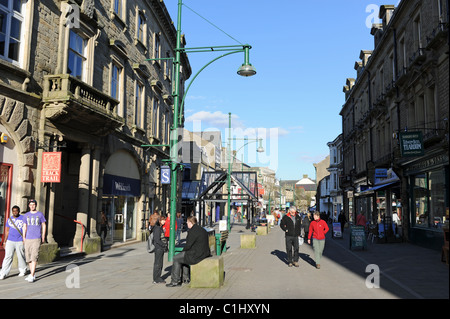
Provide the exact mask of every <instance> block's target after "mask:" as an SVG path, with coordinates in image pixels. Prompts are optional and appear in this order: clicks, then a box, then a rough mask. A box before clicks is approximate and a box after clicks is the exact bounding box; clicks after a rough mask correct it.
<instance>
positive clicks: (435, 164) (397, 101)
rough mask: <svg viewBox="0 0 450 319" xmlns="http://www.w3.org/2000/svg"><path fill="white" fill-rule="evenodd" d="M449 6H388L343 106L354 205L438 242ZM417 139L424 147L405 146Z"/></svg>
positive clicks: (444, 212) (350, 206)
mask: <svg viewBox="0 0 450 319" xmlns="http://www.w3.org/2000/svg"><path fill="white" fill-rule="evenodd" d="M448 10H449V8H448V1H445V0H423V1H416V0H412V1H401V2H400V3H399V4H398V6H397V7H394V6H393V5H384V6H381V7H380V11H379V18H380V19H381V21H382V23H380V24H374V25H373V26H372V29H371V34H372V35H373V36H374V49H373V50H370V51H366V50H362V51H361V52H360V59H361V60H360V61H357V62H356V63H355V70H356V73H357V76H356V78H355V79H354V78H348V79H347V82H346V85H345V86H344V93H345V103H344V105H343V107H342V109H341V112H340V115H341V117H342V127H343V132H342V134H343V142H342V146H343V153H344V158H343V175H342V176H341V183H340V184H341V187H342V188H343V190H344V209H345V211H346V213H347V214H350V215H352V216H353V217H354V216H356V214H357V213H358V212H360V211H362V212H363V213H365V214H366V217H367V219H368V220H369V221H370V222H371V223H373V224H374V225H375V224H378V225H381V224H383V227H384V229H385V230H386V231H384V233H383V234H382V235H384V238H388V237H389V236H388V235H391V236H394V237H395V238H396V239H398V238H403V239H404V240H409V241H411V242H413V243H417V244H421V245H424V246H427V247H433V248H436V249H441V247H442V242H443V231H442V228H443V227H445V225H447V227H448V218H449V216H448V210H449V195H448V194H449V172H448V170H449V169H448V167H449V166H448V163H449V161H448V143H449V140H448V115H449V113H448V110H449V95H448V92H449V74H448V70H449V65H448V55H449V35H448V12H449V11H448ZM408 135H409V137H408ZM414 136H417V139H413V140H411V137H414ZM420 137H421V139H420ZM408 138H409V140H408ZM412 141H414V142H416V144H415V146H414V149H416V150H419V151H418V152H416V153H414V152H411V151H409V152H408V151H406V152H405V150H406V148H405V146H404V145H405V143H411V142H412ZM397 217H398V219H397ZM396 220H398V221H397V222H395V221H396ZM392 221H394V226H392V227H393V230H392V231H391V228H390V227H391V223H392Z"/></svg>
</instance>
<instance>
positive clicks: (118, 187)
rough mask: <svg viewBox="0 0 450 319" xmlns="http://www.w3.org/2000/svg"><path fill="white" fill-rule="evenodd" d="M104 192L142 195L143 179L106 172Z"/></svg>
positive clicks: (106, 193)
mask: <svg viewBox="0 0 450 319" xmlns="http://www.w3.org/2000/svg"><path fill="white" fill-rule="evenodd" d="M103 194H105V195H122V196H140V195H141V181H140V180H138V179H133V178H128V177H122V176H116V175H110V174H104V175H103Z"/></svg>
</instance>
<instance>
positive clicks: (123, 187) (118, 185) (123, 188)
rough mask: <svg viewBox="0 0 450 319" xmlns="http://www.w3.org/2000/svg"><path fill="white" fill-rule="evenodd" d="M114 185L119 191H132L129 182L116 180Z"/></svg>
mask: <svg viewBox="0 0 450 319" xmlns="http://www.w3.org/2000/svg"><path fill="white" fill-rule="evenodd" d="M114 186H115V187H116V189H117V190H119V191H124V192H129V191H131V186H130V185H129V184H128V185H126V184H124V183H120V182H114Z"/></svg>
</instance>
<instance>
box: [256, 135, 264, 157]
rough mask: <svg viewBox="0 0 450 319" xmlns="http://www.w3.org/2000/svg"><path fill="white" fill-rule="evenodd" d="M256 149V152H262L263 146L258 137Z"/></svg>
mask: <svg viewBox="0 0 450 319" xmlns="http://www.w3.org/2000/svg"><path fill="white" fill-rule="evenodd" d="M256 151H257V152H258V153H264V147H263V146H262V139H261V138H260V139H259V146H258V148H257V149H256Z"/></svg>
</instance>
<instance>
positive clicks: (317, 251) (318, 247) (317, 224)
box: [308, 212, 330, 269]
mask: <svg viewBox="0 0 450 319" xmlns="http://www.w3.org/2000/svg"><path fill="white" fill-rule="evenodd" d="M329 229H330V228H329V227H328V225H327V223H326V222H325V221H324V220H323V219H320V213H319V212H314V220H313V221H312V222H311V224H310V225H309V234H308V244H311V237H313V239H314V240H313V249H314V256H315V261H316V268H317V269H320V258H321V257H322V254H323V249H324V248H325V234H326V233H327V232H328V230H329Z"/></svg>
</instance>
